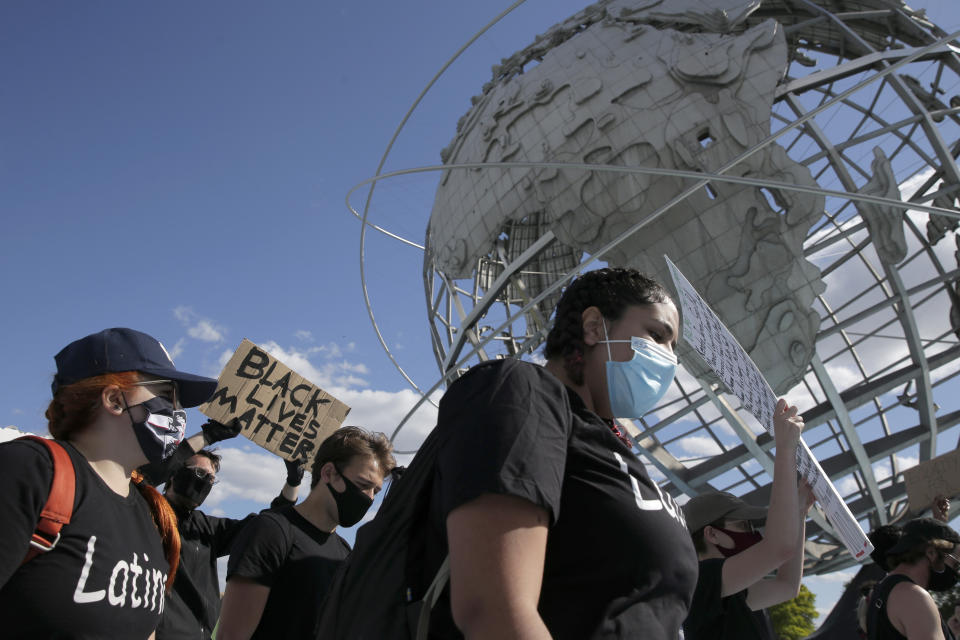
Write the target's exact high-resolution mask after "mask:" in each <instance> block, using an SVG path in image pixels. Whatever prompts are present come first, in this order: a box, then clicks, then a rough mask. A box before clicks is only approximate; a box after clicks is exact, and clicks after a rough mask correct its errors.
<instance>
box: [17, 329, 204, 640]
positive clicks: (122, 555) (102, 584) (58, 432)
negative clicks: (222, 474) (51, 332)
mask: <svg viewBox="0 0 960 640" xmlns="http://www.w3.org/2000/svg"><path fill="white" fill-rule="evenodd" d="M55 360H56V364H57V373H56V375H55V376H54V379H53V385H52V390H53V399H52V401H51V402H50V406H49V407H48V408H47V412H46V417H47V420H48V427H47V428H48V429H49V431H50V434H51V435H52V436H53V437H54V438H55V439H56V442H57V443H59V444H60V445H62V446H63V448H64V449H65V450H66V452H67V454H68V455H69V460H70V462H71V463H72V467H73V469H72V470H71V473H72V474H73V476H74V479H75V497H74V502H73V505H72V507H73V509H72V512H71V514H70V522H69V523H68V524H65V525H64V526H63V528H62V529H61V530H60V532H59V535H58V537H57V538H55V539H54V540H52V541H49V544H48V545H43V546H46V547H48V550H47V551H45V552H42V553H39V554H37V555H36V556H35V557H33V558H32V559H29V560H26V561H25V558H26V556H27V552H28V550H29V549H32V548H33V547H32V546H31V537H32V536H33V535H34V534H35V532H36V533H37V535H39V534H40V532H39V531H38V530H37V526H38V522H39V521H40V515H41V509H42V508H43V507H44V504H45V503H46V501H47V498H48V496H49V495H50V492H51V483H52V481H53V477H54V466H53V465H54V463H53V462H52V459H51V457H50V455H49V454H48V452H47V450H46V448H45V445H44V444H42V443H39V442H36V441H31V440H24V439H19V440H14V441H11V442H6V443H4V444H0V483H2V485H3V491H2V492H0V514H2V516H0V542H2V544H0V621H2V629H3V630H2V632H0V635H2V636H3V637H4V638H54V637H56V638H64V637H70V638H75V637H82V638H140V639H142V638H148V637H151V638H152V637H153V632H154V629H155V627H156V626H157V622H158V620H159V619H160V614H161V612H162V611H163V608H164V600H165V595H166V592H167V589H169V587H170V585H171V583H172V582H173V580H174V576H175V574H176V572H177V562H178V558H179V546H180V537H179V535H178V534H177V530H176V517H175V516H174V514H173V511H172V509H171V508H170V506H169V505H168V504H167V502H166V501H165V500H164V499H163V498H162V497H161V496H160V495H159V494H158V493H157V491H156V490H155V489H153V488H152V487H151V486H149V484H147V483H146V482H145V481H144V480H143V478H142V477H141V476H140V475H139V473H137V472H136V471H135V470H136V469H137V467H139V466H141V465H143V464H144V463H146V462H160V461H161V460H162V459H163V458H164V457H166V456H167V455H169V454H170V453H171V452H172V451H173V450H174V449H175V448H176V446H177V444H178V443H179V441H180V440H181V439H182V438H183V432H184V429H185V425H186V414H185V412H184V411H183V410H182V409H183V407H193V406H196V405H199V404H201V403H202V402H204V401H205V400H207V398H209V396H210V395H212V394H213V391H214V389H216V386H217V381H216V380H214V379H212V378H205V377H202V376H197V375H193V374H189V373H184V372H182V371H179V370H177V369H176V367H175V366H174V364H173V361H172V360H171V359H170V356H169V355H168V354H167V351H166V350H165V349H164V348H163V345H162V344H160V342H158V341H157V340H156V339H155V338H153V337H151V336H148V335H147V334H145V333H141V332H139V331H134V330H132V329H125V328H115V329H106V330H104V331H101V332H99V333H94V334H91V335H89V336H86V337H85V338H81V339H79V340H76V341H74V342H72V343H70V344H69V345H67V346H66V347H64V348H63V349H62V350H61V351H60V352H59V353H58V354H57V355H56V357H55ZM57 468H58V469H60V467H59V463H58V467H57Z"/></svg>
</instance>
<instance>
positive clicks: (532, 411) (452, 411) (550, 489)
mask: <svg viewBox="0 0 960 640" xmlns="http://www.w3.org/2000/svg"><path fill="white" fill-rule="evenodd" d="M437 428H438V429H442V430H449V433H448V434H446V436H445V438H444V441H445V442H444V445H443V446H442V448H441V450H440V453H439V456H438V460H437V463H436V477H435V482H434V485H433V487H434V488H433V494H432V496H431V504H430V507H429V508H430V512H429V513H430V522H431V529H432V533H433V536H434V544H433V545H431V546H430V547H428V553H427V562H426V563H425V564H426V565H427V566H428V567H432V568H435V567H436V566H437V565H438V564H439V562H440V561H441V560H442V557H443V555H445V554H446V552H447V541H446V524H445V523H446V518H447V516H448V515H449V513H450V512H451V511H452V510H453V509H455V508H456V507H458V506H460V505H462V504H465V503H467V502H469V501H471V500H473V499H474V498H477V497H479V496H480V495H482V494H484V493H494V494H504V495H512V496H518V497H521V498H524V499H526V500H529V501H530V502H532V503H533V504H535V505H538V506H541V507H543V508H544V509H545V510H546V511H547V513H548V514H549V517H550V530H549V534H548V537H547V548H546V559H545V566H544V576H543V585H542V588H541V594H540V602H539V607H538V608H539V612H540V615H541V617H542V618H543V620H544V622H545V624H546V626H547V628H548V629H549V630H550V633H551V635H552V636H553V637H554V638H556V639H558V640H563V639H568V638H569V639H571V640H586V639H591V638H592V639H601V638H602V639H605V640H612V639H614V638H640V637H642V638H644V639H649V640H659V639H661V638H662V639H669V640H676V638H677V637H678V635H679V629H680V625H681V623H682V621H683V619H684V618H685V617H686V614H687V607H688V605H689V603H690V598H691V596H692V594H693V589H694V585H695V583H696V576H697V565H696V562H697V558H696V554H695V552H694V549H693V544H692V543H691V541H690V535H689V533H688V532H687V529H686V525H685V523H684V520H683V514H682V512H681V510H680V508H679V507H678V506H677V504H676V503H675V502H674V500H673V499H672V498H671V497H670V496H669V495H667V494H664V493H663V492H661V491H660V489H659V487H657V485H656V484H655V483H654V482H653V481H652V480H650V478H649V476H648V475H647V473H646V470H645V468H644V466H643V464H642V463H641V462H640V461H639V460H638V459H637V458H636V456H635V455H634V454H633V453H632V452H631V451H630V449H629V448H628V447H627V446H626V445H625V444H623V443H622V442H621V441H620V440H619V439H618V438H617V437H616V436H615V435H614V434H613V432H612V431H611V429H610V427H609V426H608V425H607V423H605V422H604V421H603V420H602V419H601V418H600V417H599V416H597V415H596V414H594V413H593V412H591V411H589V410H588V409H587V408H586V406H585V405H584V404H583V401H582V400H581V399H580V397H579V396H578V395H577V394H576V393H575V392H573V391H571V390H568V389H567V388H566V387H565V386H564V385H563V384H562V383H561V382H560V381H559V380H558V379H557V378H556V377H555V376H553V375H552V374H551V373H549V372H548V371H547V370H546V369H543V368H542V367H539V366H536V365H533V364H530V363H527V362H522V361H518V360H501V361H492V362H488V363H484V364H481V365H478V366H476V367H474V368H473V369H471V370H470V371H469V372H467V373H466V374H465V375H464V376H463V377H461V378H460V379H459V380H457V381H456V382H455V383H453V384H452V385H451V386H450V388H449V389H448V391H447V393H446V394H445V395H444V397H443V399H442V400H441V402H440V411H439V415H438V425H437ZM428 571H429V570H428ZM427 577H432V576H427ZM427 582H429V580H427ZM449 606H450V605H449V598H448V594H444V596H443V597H442V598H441V601H440V602H439V603H438V605H437V607H436V609H435V613H434V615H433V617H432V622H431V633H430V636H431V638H460V637H462V635H461V634H460V633H459V631H458V630H457V629H456V628H455V627H454V625H453V622H452V618H451V615H450V608H449Z"/></svg>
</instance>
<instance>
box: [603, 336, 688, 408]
mask: <svg viewBox="0 0 960 640" xmlns="http://www.w3.org/2000/svg"><path fill="white" fill-rule="evenodd" d="M603 334H604V336H605V337H606V335H607V323H606V322H604V323H603ZM600 342H601V343H602V344H606V345H607V394H608V395H609V396H610V410H611V411H613V415H614V417H616V418H640V417H642V416H643V415H644V414H645V413H646V412H648V411H650V410H651V409H653V408H654V407H655V406H657V403H658V402H659V401H660V398H662V397H663V396H664V394H666V393H667V389H669V388H670V383H671V382H673V376H674V375H675V374H676V372H677V357H676V356H675V355H673V354H672V353H670V352H669V351H667V350H666V349H664V348H663V347H661V346H660V345H658V344H657V343H655V342H653V341H652V340H647V339H645V338H638V337H636V336H634V337H632V338H630V339H629V340H609V339H607V340H601V341H600ZM612 342H627V343H629V344H630V347H631V348H632V349H633V358H631V359H630V360H627V361H626V362H616V361H614V359H613V355H612V354H611V353H610V343H612Z"/></svg>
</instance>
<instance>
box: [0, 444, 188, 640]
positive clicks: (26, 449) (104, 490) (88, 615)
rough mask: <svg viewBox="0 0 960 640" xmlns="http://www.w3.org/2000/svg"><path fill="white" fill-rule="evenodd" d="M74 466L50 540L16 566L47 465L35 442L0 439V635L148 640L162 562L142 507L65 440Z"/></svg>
mask: <svg viewBox="0 0 960 640" xmlns="http://www.w3.org/2000/svg"><path fill="white" fill-rule="evenodd" d="M60 444H62V445H63V446H64V448H65V449H66V450H67V453H69V455H70V459H71V460H72V461H73V466H74V469H75V474H76V494H75V498H74V506H73V514H72V518H71V521H70V523H69V524H67V525H65V526H64V527H63V529H62V530H61V532H60V536H61V537H60V542H59V543H58V544H57V546H56V548H54V549H53V550H52V551H50V552H47V553H41V554H39V555H37V556H36V557H35V558H34V559H32V560H31V561H30V562H28V563H27V564H25V565H23V566H21V564H20V563H21V562H22V561H23V558H24V556H25V555H26V553H27V548H28V541H29V539H30V536H31V534H32V533H33V532H34V529H35V527H36V523H37V519H38V517H39V514H40V510H41V509H42V507H43V505H44V504H45V503H46V500H47V496H48V495H49V493H50V484H51V482H52V480H53V463H52V461H51V459H50V455H49V454H48V453H47V450H46V449H45V448H44V447H43V445H42V444H40V443H37V442H31V441H29V440H26V441H25V440H16V441H12V442H7V443H4V444H0V483H2V485H3V491H0V542H2V544H0V629H2V630H0V636H2V637H3V638H146V637H147V636H149V635H150V633H151V632H153V630H154V628H155V627H156V626H157V622H158V620H159V619H160V613H161V612H162V611H163V609H164V587H165V584H166V580H167V573H168V572H169V570H170V568H169V565H168V564H167V560H166V558H165V556H164V551H163V544H162V542H161V539H160V534H159V532H158V531H157V528H156V525H155V524H154V522H153V517H152V516H151V514H150V507H149V506H148V505H147V503H146V501H145V500H144V499H143V497H142V496H141V495H140V492H139V491H138V490H137V488H136V487H134V486H133V485H132V484H131V485H130V493H129V495H127V496H126V497H124V496H120V495H117V494H116V493H114V492H113V490H111V489H110V488H109V487H108V486H107V485H106V484H105V483H104V482H103V480H102V479H101V478H100V476H99V475H97V474H96V472H95V471H94V470H93V469H92V468H91V467H90V464H89V463H88V462H87V460H86V459H85V458H84V457H83V455H82V454H80V452H79V451H77V450H76V449H75V448H74V447H73V446H72V445H71V444H70V443H69V442H63V441H60Z"/></svg>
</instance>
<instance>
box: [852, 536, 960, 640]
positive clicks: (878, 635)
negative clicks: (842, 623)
mask: <svg viewBox="0 0 960 640" xmlns="http://www.w3.org/2000/svg"><path fill="white" fill-rule="evenodd" d="M958 543H960V535H958V534H957V532H956V531H954V530H953V529H951V528H950V527H949V526H947V525H946V524H944V523H943V522H940V521H938V520H935V519H934V518H917V519H915V520H911V521H910V522H908V523H906V524H905V525H904V526H903V535H902V536H901V537H900V539H899V540H898V541H897V542H896V544H894V545H893V546H892V547H890V548H889V549H888V550H887V564H888V566H890V567H892V569H891V570H890V573H888V574H887V577H885V578H884V579H883V580H881V581H880V582H879V583H877V585H876V586H875V587H874V588H873V591H872V592H871V593H870V603H869V605H868V607H867V637H868V638H870V640H903V639H904V638H906V639H908V640H917V639H920V638H922V639H923V640H942V639H943V638H949V637H950V635H949V633H950V631H949V629H948V628H947V625H946V624H945V623H944V621H943V620H941V618H940V612H939V611H938V610H937V605H936V603H935V602H934V601H933V598H932V597H931V596H930V594H929V593H928V591H947V590H949V589H951V588H952V587H953V586H954V585H955V584H956V583H957V576H958V569H960V558H958V557H957V555H956V550H957V544H958Z"/></svg>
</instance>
